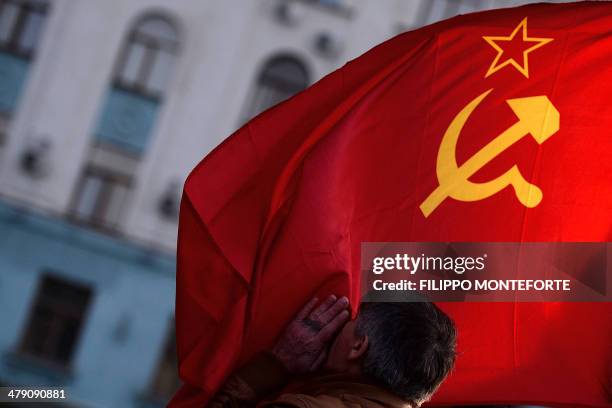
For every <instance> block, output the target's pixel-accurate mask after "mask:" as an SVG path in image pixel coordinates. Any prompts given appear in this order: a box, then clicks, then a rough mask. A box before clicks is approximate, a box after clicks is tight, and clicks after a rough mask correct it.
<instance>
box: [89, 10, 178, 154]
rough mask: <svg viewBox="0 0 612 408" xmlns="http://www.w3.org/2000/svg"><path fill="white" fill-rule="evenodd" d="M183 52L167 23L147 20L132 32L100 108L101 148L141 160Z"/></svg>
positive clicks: (98, 134)
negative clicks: (173, 72) (110, 148)
mask: <svg viewBox="0 0 612 408" xmlns="http://www.w3.org/2000/svg"><path fill="white" fill-rule="evenodd" d="M178 48H179V39H178V32H177V30H176V29H175V27H174V25H173V24H172V23H171V22H170V21H169V20H167V19H165V18H162V17H159V16H148V17H146V18H142V19H140V20H138V21H137V22H136V24H135V26H134V27H133V28H132V30H131V31H130V33H129V35H128V37H127V39H126V41H125V44H124V45H123V48H122V50H121V52H120V53H119V58H118V60H117V63H116V66H115V73H114V77H113V83H112V86H110V87H109V89H108V91H107V94H106V97H105V99H104V102H103V104H102V106H101V110H100V115H99V118H98V123H97V125H96V128H95V133H94V134H95V137H96V139H97V141H98V142H101V143H103V144H107V145H110V146H114V147H115V148H119V149H120V150H122V151H123V152H127V153H130V154H133V155H136V156H138V155H140V154H141V153H143V152H144V150H145V149H146V147H147V145H148V142H149V139H150V136H151V133H152V131H153V128H154V126H155V122H156V120H157V116H158V113H159V111H160V106H161V102H162V99H163V96H164V93H165V91H166V87H167V85H168V80H169V79H170V76H171V73H172V68H173V66H174V63H175V59H176V55H177V52H178Z"/></svg>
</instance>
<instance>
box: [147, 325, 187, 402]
mask: <svg viewBox="0 0 612 408" xmlns="http://www.w3.org/2000/svg"><path fill="white" fill-rule="evenodd" d="M180 385H181V381H180V379H179V377H178V360H177V357H176V335H175V330H174V321H173V322H172V324H171V325H170V329H169V330H168V334H167V336H166V341H165V344H164V348H163V351H162V355H161V358H160V360H159V363H158V366H157V371H156V373H155V377H154V378H153V382H152V383H151V394H152V397H153V398H154V399H157V400H162V401H163V402H166V401H168V399H169V398H170V397H172V395H174V393H175V392H176V391H177V390H178V389H179V387H180Z"/></svg>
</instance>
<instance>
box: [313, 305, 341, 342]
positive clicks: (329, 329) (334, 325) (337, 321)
mask: <svg viewBox="0 0 612 408" xmlns="http://www.w3.org/2000/svg"><path fill="white" fill-rule="evenodd" d="M348 318H349V312H348V310H343V311H342V312H340V314H338V315H336V317H334V319H333V320H332V321H331V322H329V323H328V324H326V325H325V326H324V327H323V328H322V329H321V331H320V332H319V334H317V339H318V340H319V341H321V342H323V343H326V342H327V341H329V340H330V339H331V338H332V337H334V335H336V333H337V332H338V330H339V329H340V328H341V327H342V326H343V325H344V323H346V321H347V320H348Z"/></svg>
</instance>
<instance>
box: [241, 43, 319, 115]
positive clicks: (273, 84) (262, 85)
mask: <svg viewBox="0 0 612 408" xmlns="http://www.w3.org/2000/svg"><path fill="white" fill-rule="evenodd" d="M309 81H310V80H309V76H308V72H307V70H306V67H305V66H304V64H303V63H302V62H300V61H299V60H298V59H297V58H295V57H292V56H287V55H281V56H276V57H273V58H271V59H270V60H269V61H268V62H267V63H266V64H264V67H263V69H262V70H261V73H260V74H259V77H258V78H257V83H256V84H255V91H254V93H253V96H252V99H251V101H250V104H249V107H248V109H247V112H246V115H245V119H246V120H248V119H250V118H252V117H253V116H255V115H257V114H259V113H261V112H263V111H264V110H266V109H267V108H269V107H271V106H273V105H276V104H277V103H279V102H282V101H284V100H285V99H287V98H289V97H290V96H293V95H294V94H296V93H298V92H300V91H302V90H304V89H305V88H306V87H308V84H309ZM246 120H245V121H246Z"/></svg>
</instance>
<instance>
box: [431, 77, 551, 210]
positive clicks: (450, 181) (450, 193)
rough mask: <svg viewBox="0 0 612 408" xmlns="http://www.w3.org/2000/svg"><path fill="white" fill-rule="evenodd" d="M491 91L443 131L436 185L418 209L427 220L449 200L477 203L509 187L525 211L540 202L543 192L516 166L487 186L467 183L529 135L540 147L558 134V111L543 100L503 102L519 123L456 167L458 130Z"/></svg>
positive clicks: (533, 97)
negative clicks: (512, 189) (479, 171)
mask: <svg viewBox="0 0 612 408" xmlns="http://www.w3.org/2000/svg"><path fill="white" fill-rule="evenodd" d="M492 90H493V89H489V90H488V91H486V92H483V93H482V94H480V95H479V96H477V97H476V98H475V99H474V100H472V101H471V102H470V103H468V104H467V105H466V106H465V107H464V108H463V109H462V110H461V112H459V113H458V114H457V116H455V118H454V119H453V121H452V122H451V124H450V125H449V127H448V129H447V130H446V133H445V134H444V138H443V139H442V143H441V144H440V149H439V150H438V159H437V164H436V174H437V176H438V182H439V185H438V187H437V188H436V189H435V190H434V191H433V192H432V193H431V194H430V195H429V196H428V197H427V198H426V199H425V201H423V203H421V205H420V208H421V211H422V212H423V215H424V216H425V217H428V216H429V215H430V214H431V213H432V212H433V211H434V210H435V209H436V208H437V207H438V206H439V205H440V204H441V203H442V202H443V201H444V200H445V199H446V198H448V197H450V198H453V199H455V200H459V201H478V200H482V199H484V198H487V197H490V196H492V195H493V194H495V193H498V192H499V191H501V190H502V189H504V188H505V187H507V186H509V185H511V186H512V187H513V188H514V192H515V194H516V197H517V198H518V200H519V201H520V202H521V204H523V205H524V206H525V207H528V208H532V207H535V206H536V205H538V204H539V203H540V201H542V191H541V190H540V189H539V188H538V187H537V186H536V185H534V184H531V183H529V182H528V181H527V180H525V178H524V177H523V175H522V174H521V172H520V171H519V169H518V167H517V166H512V168H510V169H509V170H508V171H506V172H505V173H504V174H502V175H501V176H499V177H497V178H496V179H494V180H491V181H488V182H486V183H475V182H471V181H469V180H468V179H469V178H470V177H471V176H473V175H474V174H475V173H476V172H477V171H478V170H480V169H481V168H482V167H483V166H484V165H485V164H487V163H488V162H490V161H491V160H492V159H493V158H495V157H496V156H498V155H499V154H501V153H502V152H503V151H504V150H506V149H507V148H509V147H510V146H512V145H513V144H514V143H516V142H517V141H519V140H520V139H521V138H523V137H525V136H527V135H528V134H531V136H533V138H534V139H535V141H536V142H537V143H538V144H542V143H543V142H544V141H545V140H546V139H548V138H549V137H551V136H552V135H554V134H555V133H556V132H557V131H558V130H559V111H557V109H556V108H555V107H554V105H553V104H552V102H551V101H550V100H549V99H548V97H546V96H532V97H527V98H517V99H508V100H506V102H507V103H508V105H510V108H511V109H512V110H513V111H514V113H515V115H516V116H517V117H518V121H517V122H516V123H515V124H514V125H512V126H510V127H509V128H508V129H506V130H505V131H503V132H502V133H501V134H500V135H499V136H497V137H496V138H495V139H493V140H492V141H491V142H489V143H488V144H487V145H486V146H485V147H483V148H482V149H480V150H479V151H478V152H477V153H476V154H474V155H473V156H472V157H470V158H469V159H468V160H466V161H465V163H463V164H462V165H461V166H458V165H457V159H456V155H455V153H456V150H457V141H458V140H459V135H460V133H461V130H462V129H463V126H464V125H465V122H466V121H467V119H468V118H469V117H470V115H471V114H472V112H473V111H474V109H476V107H477V106H478V105H479V104H480V103H481V102H482V101H483V100H484V99H485V98H486V97H487V95H489V93H491V91H492Z"/></svg>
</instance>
